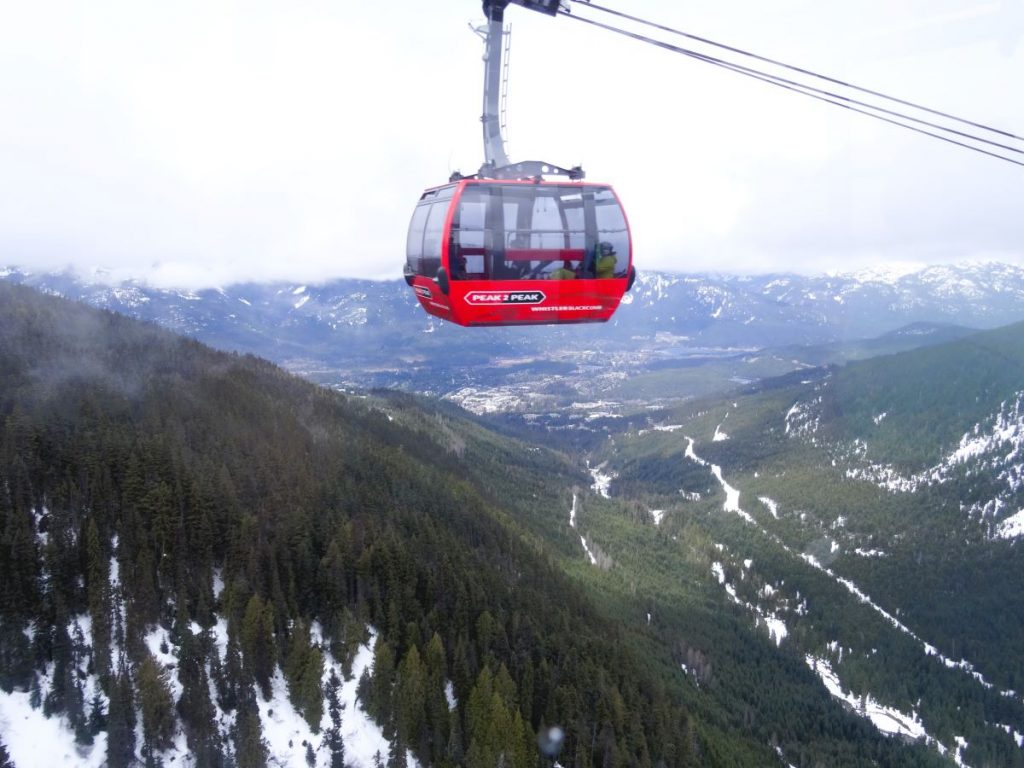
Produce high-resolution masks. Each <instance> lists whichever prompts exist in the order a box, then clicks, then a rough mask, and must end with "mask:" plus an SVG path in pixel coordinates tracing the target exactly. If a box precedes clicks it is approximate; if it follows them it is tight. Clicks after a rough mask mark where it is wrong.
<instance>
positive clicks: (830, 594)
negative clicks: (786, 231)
mask: <svg viewBox="0 0 1024 768" xmlns="http://www.w3.org/2000/svg"><path fill="white" fill-rule="evenodd" d="M1022 398H1024V325H1021V324H1017V325H1013V326H1008V327H1005V328H1001V329H997V330H994V331H987V332H983V333H979V334H975V335H972V336H969V337H966V338H963V339H959V340H956V341H952V342H949V343H947V344H943V345H938V346H935V347H931V348H927V349H920V350H915V351H912V352H905V353H900V354H897V355H891V356H885V357H878V358H874V359H872V360H868V361H863V362H858V363H853V364H850V365H847V366H845V367H837V368H824V369H819V370H816V371H804V372H801V373H799V374H792V375H790V376H787V377H784V378H782V379H778V380H775V381H772V382H768V383H765V384H763V385H760V386H757V387H754V388H751V389H748V390H746V391H743V392H737V393H736V394H734V395H732V396H730V397H728V398H718V399H713V400H704V401H701V402H695V403H693V404H691V405H690V406H688V407H687V408H683V409H677V410H674V411H665V412H660V413H656V414H654V415H652V417H651V419H650V423H649V424H647V425H646V426H644V427H641V428H633V429H631V430H630V431H628V432H626V433H623V434H621V435H619V436H617V437H616V439H615V441H614V443H613V444H612V443H611V442H610V444H609V447H608V448H606V449H605V450H604V451H602V454H601V456H599V457H598V460H601V461H606V462H607V464H606V465H605V469H604V471H605V472H608V473H614V474H615V475H616V477H615V479H614V480H613V481H612V484H611V489H612V493H613V494H616V495H619V496H621V497H623V498H626V499H632V500H634V503H637V504H640V505H642V506H643V507H644V508H646V509H657V510H659V513H658V514H659V517H661V518H663V522H662V523H661V525H660V526H658V528H659V530H660V531H662V532H664V534H665V535H669V536H672V535H678V534H679V532H680V531H682V530H683V529H684V528H685V527H686V526H699V527H700V529H701V530H702V531H703V532H704V533H705V534H706V535H707V536H708V537H709V538H710V539H711V541H712V542H713V543H714V545H715V546H716V548H717V551H718V555H717V556H716V560H715V564H714V565H713V568H714V571H715V577H716V579H718V580H719V582H720V584H721V588H722V589H723V590H724V591H725V592H726V594H727V595H729V597H730V599H731V600H732V601H733V602H734V603H735V604H736V610H737V611H738V612H739V613H740V614H746V615H747V616H748V620H749V619H750V618H752V619H753V620H754V622H755V623H758V624H760V625H761V626H762V627H765V628H766V629H769V630H771V631H772V633H773V636H774V637H776V638H777V639H778V640H779V643H780V647H781V648H785V647H787V646H789V647H790V648H791V650H793V651H795V652H797V653H800V654H802V655H804V656H805V657H806V659H807V663H808V665H809V666H810V667H811V668H813V669H814V670H815V671H816V673H817V674H819V676H820V677H821V678H822V680H823V682H825V683H826V684H827V685H829V686H830V690H832V691H833V693H834V694H835V695H836V697H837V698H843V699H844V700H846V701H848V702H849V703H850V706H851V707H853V708H854V709H856V710H858V711H860V712H862V713H863V714H864V716H865V717H866V718H868V719H871V720H872V721H873V722H876V723H878V724H879V727H880V728H883V729H885V728H890V729H893V730H896V731H897V732H900V733H902V734H904V735H906V736H910V737H915V738H922V739H924V740H926V741H929V742H930V743H933V744H934V745H935V746H936V749H937V751H943V750H945V751H946V752H947V753H949V754H955V755H956V756H957V759H958V760H961V761H963V762H965V763H966V764H968V765H1024V751H1022V747H1024V699H1022V697H1021V694H1020V693H1019V692H1020V691H1021V690H1022V689H1024V666H1022V664H1021V657H1020V653H1019V640H1020V638H1021V637H1022V636H1024V597H1022V595H1024V589H1022V588H1024V582H1022V574H1024V559H1022V558H1024V549H1022V548H1021V546H1020V541H1019V539H1020V536H1021V535H1022V534H1024V524H1022V523H1024V479H1022V478H1024V415H1022V407H1021V406H1022Z"/></svg>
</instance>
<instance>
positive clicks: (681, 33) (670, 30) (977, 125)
mask: <svg viewBox="0 0 1024 768" xmlns="http://www.w3.org/2000/svg"><path fill="white" fill-rule="evenodd" d="M575 2H580V0H575ZM583 5H584V6H585V7H587V8H592V9H594V10H596V11H601V12H603V13H607V14H610V15H612V16H618V17H619V18H623V19H627V20H629V21H632V22H635V23H637V24H642V25H644V26H648V27H653V28H654V29H660V30H661V31H663V32H668V33H670V34H673V35H679V36H680V37H685V38H688V39H690V40H695V41H697V42H700V43H704V44H706V45H711V46H714V47H715V48H721V49H723V50H726V51H730V52H732V53H738V54H740V55H741V56H747V57H749V58H752V59H756V60H757V61H762V62H764V63H765V64H771V65H773V66H776V67H782V68H784V69H788V70H791V71H793V72H799V73H800V74H802V75H809V76H810V77H814V78H817V79H819V80H824V81H826V82H829V83H833V84H835V85H841V86H843V87H844V88H850V89H852V90H855V91H860V92H861V93H867V94H869V95H871V96H878V97H879V98H882V99H886V100H887V101H892V102H895V103H897V104H902V105H904V106H906V107H912V108H914V109H918V110H921V111H922V112H929V113H931V114H933V115H938V116H939V117H945V118H947V119H949V120H955V121H957V122H959V123H964V124H965V125H970V126H973V127H975V128H981V129H982V130H986V131H991V132H992V133H998V134H1000V135H1002V136H1006V137H1007V138H1011V139H1020V140H1022V141H1024V136H1018V135H1017V134H1014V133H1011V132H1009V131H1005V130H1003V129H1001V128H993V127H992V126H989V125H985V124H984V123H978V122H975V121H973V120H968V119H966V118H963V117H957V116H956V115H951V114H949V113H948V112H943V111H941V110H938V109H932V108H931V107H926V106H924V105H922V104H916V103H914V102H912V101H908V100H906V99H901V98H898V97H896V96H890V95H888V94H885V93H882V92H880V91H874V90H871V89H870V88H864V87H863V86H859V85H854V84H853V83H849V82H846V81H845V80H840V79H838V78H835V77H829V76H828V75H823V74H820V73H818V72H814V71H812V70H809V69H804V68H803V67H797V66H795V65H793V64H787V63H785V62H783V61H779V60H778V59H772V58H769V57H767V56H761V55H759V54H756V53H753V52H751V51H746V50H744V49H742V48H736V47H735V46H731V45H726V44H725V43H719V42H716V41H715V40H711V39H709V38H706V37H701V36H700V35H694V34H691V33H689V32H684V31H683V30H681V29H675V28H673V27H669V26H665V25H664V24H658V23H656V22H653V21H648V20H646V19H641V18H640V17H639V16H633V15H630V14H628V13H624V12H622V11H617V10H615V9H614V8H607V7H605V6H602V5H597V4H596V3H591V2H589V0H585V2H583Z"/></svg>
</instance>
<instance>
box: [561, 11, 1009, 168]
mask: <svg viewBox="0 0 1024 768" xmlns="http://www.w3.org/2000/svg"><path fill="white" fill-rule="evenodd" d="M588 7H589V5H588ZM595 7H596V6H595ZM561 13H562V15H565V16H568V17H569V18H572V19H576V20H577V21H581V22H584V23H586V24H590V25H592V26H596V27H599V28H601V29H605V30H607V31H610V32H615V33H617V34H621V35H624V36H626V37H631V38H633V39H635V40H638V41H640V42H644V43H649V44H651V45H654V46H657V47H659V48H663V49H665V50H669V51H671V52H673V53H679V54H682V55H684V56H688V57H690V58H693V59H696V60H697V61H703V62H705V63H708V64H712V65H715V66H719V67H722V68H723V69H727V70H730V71H733V72H736V73H737V74H742V75H745V76H748V77H751V78H753V79H756V80H761V81H762V82H766V83H769V84H772V85H776V86H779V87H780V88H785V89H786V90H791V91H794V92H796V93H801V94H803V95H805V96H809V97H811V98H814V99H818V100H819V101H824V102H825V103H828V104H832V105H834V106H838V107H843V108H845V109H849V110H851V111H853V112H859V113H860V114H863V115H867V116H868V117H874V118H876V119H878V120H882V121H883V122H887V123H890V124H892V125H896V126H899V127H902V128H906V129H908V130H911V131H915V132H916V133H920V134H922V135H925V136H930V137H932V138H935V139H940V140H941V141H945V142H947V143H950V144H954V145H956V146H959V147H963V148H965V149H970V150H973V151H975V152H980V153H981V154H983V155H988V156H989V157H993V158H996V159H998V160H1005V161H1006V162H1008V163H1013V164H1014V165H1019V166H1024V162H1021V161H1019V160H1014V159H1013V158H1009V157H1006V156H1005V155H1001V154H999V153H997V152H990V151H988V150H986V149H983V148H981V147H976V146H973V145H971V144H967V143H964V142H962V141H957V140H956V139H952V138H949V137H948V136H942V135H941V134H936V133H932V132H931V131H926V130H923V129H921V128H917V127H915V126H912V125H908V124H906V123H902V122H899V121H898V120H893V119H890V118H887V117H884V116H883V115H881V114H876V112H882V113H886V114H889V115H893V116H895V117H899V118H902V119H904V120H909V121H911V122H916V123H919V124H923V125H927V126H930V127H933V128H936V129H938V130H941V131H946V132H947V133H951V134H954V135H958V136H961V137H964V138H967V139H970V140H972V141H978V142H981V143H985V144H990V145H994V146H996V147H999V148H1001V149H1006V150H1008V151H1010V152H1015V153H1018V154H1024V150H1021V149H1018V148H1016V147H1011V146H1008V145H1005V144H1000V143H998V142H994V141H992V140H990V139H986V138H982V137H980V136H975V135H973V134H969V133H966V132H963V131H959V130H957V129H954V128H949V127H946V126H942V125H939V124H937V123H932V122H929V121H927V120H923V119H921V118H918V117H914V116H913V115H907V114H904V113H901V112H896V111H894V110H889V109H887V108H885V107H879V106H876V105H872V104H869V103H867V102H862V101H859V100H856V99H851V98H850V97H847V96H843V95H841V94H837V93H833V92H830V91H825V90H823V89H820V88H816V87H814V86H811V85H807V84H804V83H799V82H797V81H794V80H789V79H787V78H783V77H781V76H779V75H773V74H771V73H769V72H764V71H761V70H757V69H754V68H752V67H746V66H744V65H742V64H736V63H734V62H729V61H726V60H724V59H719V58H717V57H714V56H709V55H708V54H704V53H700V52H699V51H694V50H692V49H689V48H683V47H681V46H677V45H673V44H672V43H668V42H665V41H663V40H657V39H655V38H651V37H647V36H646V35H641V34H639V33H637V32H631V31H629V30H626V29H622V28H619V27H615V26H613V25H610V24H604V23H602V22H600V21H596V20H594V19H590V18H585V17H583V16H579V15H575V14H571V13H566V12H564V11H563V12H561ZM859 90H866V89H859ZM886 98H890V100H893V101H899V100H897V99H892V98H891V97H886ZM856 105H860V106H861V107H865V108H866V109H861V108H858V106H856ZM914 106H915V108H919V107H917V106H916V105H914ZM920 109H923V110H925V111H928V112H932V113H936V114H943V113H940V112H938V111H937V110H930V109H927V108H924V107H921V108H920ZM868 110H875V112H871V111H868ZM953 119H955V120H958V121H960V122H964V123H968V124H975V123H972V122H971V121H967V120H963V119H961V118H953ZM976 125H980V124H976ZM982 127H983V128H985V129H986V130H990V131H994V132H996V133H1000V134H1002V135H1006V136H1010V137H1012V138H1017V137H1016V136H1015V135H1014V134H1012V133H1009V132H1006V131H1001V130H998V129H992V128H988V127H987V126H982Z"/></svg>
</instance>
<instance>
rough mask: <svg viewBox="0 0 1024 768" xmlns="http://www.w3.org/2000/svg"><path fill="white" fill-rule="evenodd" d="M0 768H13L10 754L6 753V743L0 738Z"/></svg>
mask: <svg viewBox="0 0 1024 768" xmlns="http://www.w3.org/2000/svg"><path fill="white" fill-rule="evenodd" d="M0 768H14V762H13V761H12V760H11V756H10V755H9V754H7V745H6V744H4V742H3V739H0Z"/></svg>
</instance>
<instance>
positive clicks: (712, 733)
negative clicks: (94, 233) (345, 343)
mask: <svg viewBox="0 0 1024 768" xmlns="http://www.w3.org/2000/svg"><path fill="white" fill-rule="evenodd" d="M460 413H461V412H459V411H458V410H457V409H454V408H453V407H451V406H446V405H436V406H432V407H430V408H424V407H422V406H421V405H420V404H418V403H416V402H414V401H411V400H409V399H408V398H407V397H404V396H399V397H386V398H383V399H381V398H361V397H344V396H341V395H338V394H335V393H332V392H329V391H326V390H323V389H320V388H317V387H315V386H313V385H311V384H308V383H306V382H303V381H301V380H299V379H296V378H294V377H291V376H289V375H287V374H285V373H283V372H282V371H281V370H279V369H277V368H275V367H274V366H272V365H270V364H268V363H266V362H263V361H261V360H258V359H256V358H252V357H239V356H234V355H227V354H222V353H216V352H213V351H211V350H209V349H207V348H205V347H203V346H202V345H200V344H198V343H196V342H194V341H189V340H185V339H182V338H178V337H175V336H173V335H171V334H169V333H167V332H164V331H161V330H158V329H156V328H154V327H148V326H144V325H140V324H138V323H137V322H135V321H131V320H128V319H126V318H124V317H121V316H118V315H114V314H112V313H108V312H98V311H95V310H91V309H87V308H85V307H83V306H81V305H75V304H71V303H68V302H66V301H63V300H59V299H55V298H51V297H44V296H40V295H38V294H36V293H34V292H32V291H30V290H27V289H24V288H19V287H13V286H6V285H0V541H2V543H3V548H2V550H0V585H2V591H0V705H2V708H0V722H2V723H3V737H4V740H5V741H6V742H7V743H8V745H9V746H12V747H13V746H14V745H15V743H17V745H18V747H19V748H20V749H21V751H20V752H18V753H15V754H13V755H12V756H13V757H14V759H15V760H16V761H18V760H19V759H21V758H19V755H21V756H24V755H26V754H27V753H26V748H25V739H26V730H25V729H26V728H28V727H29V726H28V725H25V724H26V723H32V724H34V725H33V727H35V726H38V725H39V723H40V722H41V717H42V715H43V714H45V715H49V716H52V717H54V718H56V717H60V718H61V720H60V721H59V722H61V723H64V724H65V725H66V726H67V728H68V729H70V731H69V732H70V733H73V734H74V739H75V742H76V745H75V746H74V747H73V749H72V748H69V749H72V751H70V752H69V753H68V754H67V756H66V759H70V760H72V761H77V762H78V763H79V764H83V765H98V764H109V765H113V766H119V765H130V764H133V763H134V762H137V761H145V762H149V763H158V762H162V763H163V764H165V765H166V764H169V763H170V762H171V761H177V764H185V765H192V764H195V765H213V766H220V765H240V766H258V765H266V764H299V763H301V762H302V761H303V760H307V761H312V763H313V764H317V765H332V766H338V765H341V764H343V763H346V762H347V763H348V764H351V765H366V766H368V765H370V764H372V763H373V762H374V760H375V759H380V760H381V761H386V762H387V763H388V764H389V765H393V766H400V765H403V764H406V763H407V762H408V761H410V760H415V761H417V762H419V763H420V764H422V765H427V764H432V765H467V766H473V767H474V768H476V767H477V766H479V767H480V768H484V767H486V768H490V767H491V766H493V765H496V764H498V761H499V759H503V760H504V764H505V765H513V766H527V765H533V764H534V763H535V761H536V747H535V740H534V734H535V733H536V731H537V730H538V729H540V728H542V727H544V726H545V725H546V724H553V723H557V724H560V725H562V726H563V727H564V728H565V729H566V733H567V737H566V744H565V748H564V750H563V752H562V756H561V762H562V764H563V765H565V766H573V768H589V767H590V766H596V765H601V766H662V765H663V766H685V765H764V764H771V763H774V762H776V761H778V762H779V763H780V764H781V763H782V762H783V760H785V761H786V762H789V763H791V764H796V765H817V764H828V765H868V764H872V763H877V762H879V761H880V762H882V763H885V764H903V765H928V764H931V763H932V762H933V761H936V760H937V756H936V755H935V753H934V752H933V751H931V750H927V749H925V748H923V747H921V748H908V747H905V746H903V745H902V744H900V743H899V742H896V741H891V740H887V739H884V738H881V737H879V736H878V735H877V734H876V733H874V732H873V731H872V730H871V729H870V728H868V727H866V726H863V725H862V724H861V723H860V722H859V721H858V719H857V718H855V717H854V716H852V715H850V714H848V713H846V712H845V711H844V710H843V709H842V708H841V707H839V706H838V705H836V704H835V703H834V702H832V701H831V700H830V699H829V698H828V696H827V694H825V692H824V690H823V689H821V688H820V686H819V685H818V684H817V681H816V679H815V678H814V676H813V675H812V674H811V673H810V672H809V671H808V670H806V669H805V668H804V667H803V665H802V664H800V663H799V659H797V658H796V657H793V656H792V655H791V654H790V655H787V654H781V655H780V654H779V653H777V652H776V650H775V649H774V647H773V645H772V644H770V643H768V642H766V641H765V639H764V638H763V637H762V636H761V635H760V634H759V633H756V632H753V631H751V630H750V629H749V628H747V626H746V622H745V620H741V619H737V618H736V617H734V616H732V615H731V614H728V613H726V612H724V611H723V606H724V604H725V603H724V600H723V599H722V598H721V596H720V595H718V594H716V592H715V591H714V588H713V585H712V584H711V580H710V578H709V576H708V574H707V568H706V565H707V562H706V561H705V560H704V559H702V558H703V557H704V556H705V555H701V554H700V553H701V552H702V551H703V549H702V548H703V547H704V544H703V543H702V542H704V539H703V538H701V537H700V536H696V534H695V537H694V539H693V540H692V541H690V540H688V541H685V542H682V543H680V542H678V541H672V540H670V539H664V538H663V537H662V538H660V539H658V540H657V541H650V542H648V543H649V544H650V549H649V554H650V555H652V556H654V557H657V558H659V559H661V560H662V561H663V563H668V562H671V561H672V558H675V557H677V555H678V553H679V552H682V553H684V554H685V555H686V558H689V559H688V560H686V562H681V564H680V567H681V569H682V570H680V571H679V572H677V573H676V574H675V576H673V577H670V579H669V581H670V582H671V584H669V586H668V589H669V590H670V592H669V593H666V594H665V595H664V596H663V600H664V601H665V604H666V605H665V608H664V610H663V611H662V610H661V609H659V610H658V612H657V613H658V620H657V621H655V620H653V619H652V617H651V616H650V612H651V611H650V608H651V606H650V603H648V602H642V601H641V600H640V598H639V596H638V592H637V589H636V584H635V583H634V584H633V585H632V586H630V584H629V581H630V576H629V574H630V573H631V569H632V566H633V565H634V564H632V563H629V562H628V556H627V555H620V554H619V551H618V548H617V545H616V541H617V539H616V538H615V537H613V536H611V535H609V536H608V537H607V538H605V544H606V545H607V548H608V552H603V551H602V550H601V549H600V546H599V545H598V541H597V539H595V538H593V536H594V535H596V533H597V532H598V531H601V530H603V528H602V526H603V527H608V526H611V527H615V526H621V525H626V524H628V523H629V520H630V514H631V510H630V509H628V508H624V507H622V506H619V505H615V504H611V503H610V502H604V501H602V500H601V499H600V498H599V497H596V496H594V495H592V494H589V493H588V492H586V491H585V490H584V489H583V487H582V486H584V485H585V484H586V483H587V479H586V476H585V474H584V473H583V472H582V471H581V469H580V468H578V467H577V466H576V465H575V464H574V463H572V462H570V461H567V460H566V458H565V457H563V456H560V455H558V454H556V453H554V452H552V451H550V450H548V449H545V448H543V447H540V446H531V445H527V444H522V443H517V442H514V441H511V440H508V439H506V438H501V437H499V436H497V435H495V434H493V433H491V432H488V431H487V430H485V429H483V428H482V427H480V426H479V425H477V424H475V423H473V422H472V421H470V420H467V419H466V418H464V416H462V415H460ZM577 515H578V517H577ZM585 527H587V528H590V527H592V528H593V530H594V532H595V533H594V534H591V533H589V532H588V533H587V534H586V535H587V536H589V537H591V538H590V548H589V549H587V550H586V551H587V552H588V553H590V556H589V559H586V558H584V557H583V552H584V549H583V548H581V547H580V543H581V541H582V543H583V545H584V546H586V545H587V539H586V538H583V539H581V533H580V531H582V530H584V528H585ZM642 535H647V534H646V533H644V534H642ZM634 551H635V548H634ZM613 557H622V561H621V563H616V562H614V560H613ZM687 563H689V564H687ZM653 572H655V573H657V574H659V575H658V578H659V579H660V578H662V577H663V570H662V569H661V568H660V567H659V568H656V569H654V571H653ZM666 583H667V584H668V582H666ZM645 612H646V613H647V614H648V616H647V621H646V623H644V622H643V621H632V619H633V618H636V617H639V616H642V615H643V614H644V613H645ZM662 615H664V617H665V618H664V620H663V619H662ZM626 619H630V621H626ZM371 656H372V664H371V663H370V657H371ZM712 659H714V662H713V663H712ZM680 664H683V665H684V666H683V667H682V668H680V666H679V665H680ZM719 664H720V665H721V666H720V667H719V666H717V665H719ZM371 669H372V672H371ZM687 670H691V671H692V672H690V671H687ZM360 675H362V677H359V676H360ZM357 683H358V685H357ZM15 714H17V716H18V718H22V719H19V720H17V721H15V720H13V719H12V718H13V717H14V715H15ZM367 715H369V718H372V721H375V723H376V724H375V723H374V722H371V719H368V718H367ZM47 722H49V721H47ZM371 731H372V733H371ZM367 744H369V746H367ZM50 746H52V745H50ZM375 748H376V749H377V751H378V752H380V753H381V754H379V756H378V757H375V756H374V755H373V752H372V750H373V749H375ZM28 749H29V750H30V751H31V752H32V753H37V754H42V755H46V754H49V753H48V752H46V751H45V750H43V751H40V749H39V746H38V745H30V746H29V747H28ZM502 755H503V756H504V758H501V756H502ZM31 756H32V755H31V754H29V758H26V759H30V758H31ZM782 756H784V757H782Z"/></svg>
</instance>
